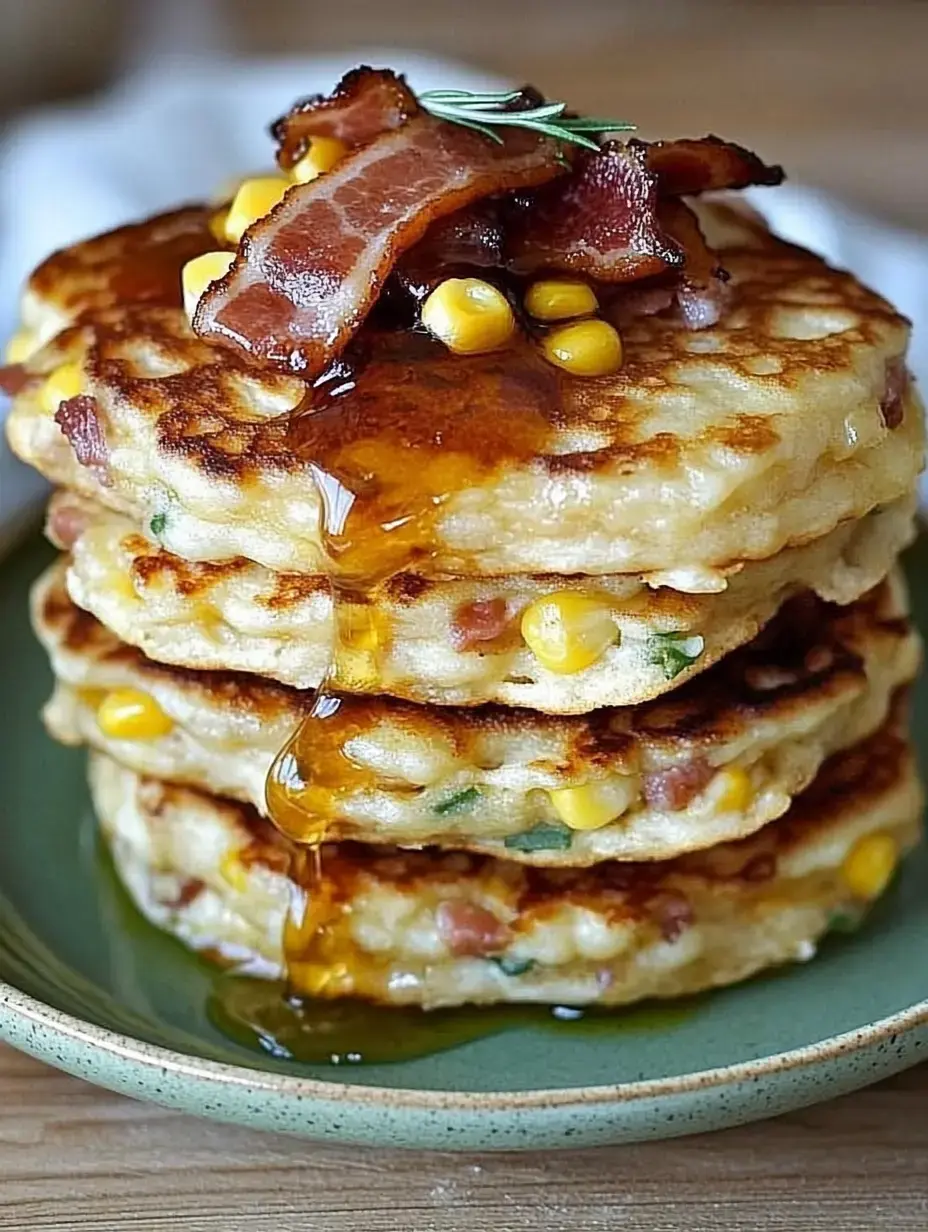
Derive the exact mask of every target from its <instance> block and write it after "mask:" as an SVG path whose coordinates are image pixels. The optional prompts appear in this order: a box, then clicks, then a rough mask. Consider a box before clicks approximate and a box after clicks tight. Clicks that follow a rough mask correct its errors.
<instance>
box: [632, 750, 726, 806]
mask: <svg viewBox="0 0 928 1232" xmlns="http://www.w3.org/2000/svg"><path fill="white" fill-rule="evenodd" d="M712 775H713V770H712V767H711V766H710V765H709V763H708V762H707V761H706V759H705V758H704V757H694V758H693V760H692V761H688V762H686V763H685V764H684V765H682V766H670V767H669V768H668V769H666V770H652V771H651V772H650V773H648V774H645V775H643V776H642V783H641V788H642V795H643V796H644V799H645V803H646V804H647V805H648V807H649V808H657V809H666V810H667V811H668V812H671V813H676V812H678V811H679V810H680V809H683V808H686V806H687V805H688V804H689V802H690V801H691V800H692V799H693V797H694V796H696V795H698V794H699V792H701V791H702V789H703V788H704V787H705V786H706V784H707V783H708V782H709V780H710V779H711V778H712Z"/></svg>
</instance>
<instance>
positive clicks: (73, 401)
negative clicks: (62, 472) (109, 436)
mask: <svg viewBox="0 0 928 1232" xmlns="http://www.w3.org/2000/svg"><path fill="white" fill-rule="evenodd" d="M55 423H56V424H57V425H58V427H59V428H60V429H61V431H62V432H63V433H64V434H65V436H66V437H67V438H68V440H69V441H70V442H71V448H72V449H73V450H74V454H75V457H76V458H77V460H78V462H80V464H81V466H84V467H86V468H87V470H89V471H90V472H91V474H93V475H94V477H95V478H96V479H97V481H98V482H99V483H102V484H103V485H104V486H105V487H108V486H109V485H110V483H111V482H112V480H111V478H110V473H109V466H108V461H109V452H108V450H107V447H106V438H105V437H104V435H103V425H102V424H101V423H100V417H99V414H98V409H97V401H96V398H91V397H90V396H89V395H87V394H78V395H77V397H76V398H67V399H65V401H64V402H62V403H60V405H59V407H58V410H57V411H55Z"/></svg>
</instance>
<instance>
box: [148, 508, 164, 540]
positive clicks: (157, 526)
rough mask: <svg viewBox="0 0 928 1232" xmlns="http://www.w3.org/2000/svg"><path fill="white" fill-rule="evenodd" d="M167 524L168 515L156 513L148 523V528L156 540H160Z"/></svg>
mask: <svg viewBox="0 0 928 1232" xmlns="http://www.w3.org/2000/svg"><path fill="white" fill-rule="evenodd" d="M167 524H168V515H167V514H166V513H156V514H155V516H154V517H153V518H152V520H151V521H150V522H149V523H148V528H149V530H150V531H151V533H152V534H153V535H154V536H155V538H156V539H160V538H161V536H162V535H163V534H164V528H165V527H166V526H167Z"/></svg>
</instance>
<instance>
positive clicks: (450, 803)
mask: <svg viewBox="0 0 928 1232" xmlns="http://www.w3.org/2000/svg"><path fill="white" fill-rule="evenodd" d="M479 799H480V789H479V788H477V787H465V788H464V790H463V791H459V792H457V794H456V795H453V796H448V797H447V798H446V799H444V800H439V802H438V803H437V804H436V805H435V807H434V809H433V810H432V812H433V813H436V814H437V815H438V816H439V817H447V816H448V815H449V813H464V812H466V811H467V810H468V809H470V808H473V806H474V805H475V804H476V803H477V801H478V800H479Z"/></svg>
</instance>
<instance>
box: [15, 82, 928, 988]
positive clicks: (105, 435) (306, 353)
mask: <svg viewBox="0 0 928 1232" xmlns="http://www.w3.org/2000/svg"><path fill="white" fill-rule="evenodd" d="M539 112H541V113H543V114H539ZM620 127H621V126H618V125H613V126H612V127H610V122H607V121H587V120H584V119H583V118H582V117H573V116H571V115H570V113H569V112H567V111H566V109H565V108H564V107H560V108H558V107H556V106H555V107H554V108H553V109H552V108H551V107H550V106H547V107H546V105H545V104H544V100H543V99H542V98H541V96H540V95H538V94H537V92H536V91H533V90H530V89H526V90H525V91H521V92H514V93H512V94H509V95H501V96H498V97H497V96H464V95H456V96H454V97H448V96H446V95H444V94H443V93H442V92H438V94H435V93H432V94H425V95H422V96H421V97H417V96H416V95H415V94H414V93H413V92H412V91H411V90H410V89H409V87H408V86H407V84H406V83H405V82H404V81H403V79H402V78H400V77H397V76H395V75H394V74H392V73H390V72H389V71H387V70H373V69H367V68H362V69H359V70H356V71H355V72H353V73H351V74H349V75H348V76H347V77H346V78H345V79H344V80H343V81H342V82H341V83H340V84H339V86H338V87H337V89H336V90H335V92H334V93H333V94H332V95H331V96H329V97H327V98H323V97H316V98H312V99H306V100H303V101H302V102H300V103H298V104H297V105H296V106H295V107H294V108H293V109H292V110H291V111H290V112H289V113H288V114H287V115H286V116H284V117H283V118H282V119H281V120H280V121H278V122H277V123H276V124H275V126H274V128H273V135H274V139H275V141H276V157H277V164H278V165H277V169H276V170H275V171H274V172H273V173H270V172H269V173H268V174H267V175H266V176H261V177H254V178H251V179H248V180H245V181H243V182H242V183H241V185H240V186H239V187H238V188H237V189H236V190H235V192H234V195H233V196H232V197H231V198H230V199H228V200H225V201H222V202H220V203H218V204H217V203H212V204H203V205H193V206H188V207H185V208H182V209H178V210H175V211H172V212H170V213H167V214H163V215H160V216H158V217H155V218H152V219H148V220H143V221H141V222H134V223H130V224H129V225H127V226H125V227H122V228H120V229H118V230H116V231H113V232H110V233H108V234H106V235H102V236H98V237H95V238H91V239H88V240H85V241H83V242H81V243H77V244H75V245H73V246H72V247H71V248H68V249H65V250H63V251H61V252H57V253H54V254H52V255H51V256H50V257H49V258H48V259H47V260H46V261H44V262H43V263H42V264H41V265H40V266H39V267H38V269H37V270H36V271H35V272H34V274H33V275H32V277H31V278H30V280H29V283H28V285H27V287H26V289H25V292H24V295H23V302H22V313H21V315H22V329H21V330H20V331H19V333H17V335H16V336H15V337H14V338H13V339H12V340H11V342H10V344H9V347H8V352H7V363H6V366H5V367H3V368H0V384H2V386H3V388H4V389H6V390H7V391H8V392H9V393H10V394H11V396H12V397H13V408H12V412H11V415H10V417H9V420H8V425H7V432H8V437H9V440H10V443H11V445H12V446H13V448H14V450H15V451H16V452H17V453H18V454H19V455H20V456H21V457H22V458H23V459H24V460H26V461H27V462H29V463H30V464H31V465H33V466H34V467H36V468H37V469H38V470H39V471H41V472H42V474H44V475H45V476H46V477H48V478H49V479H50V480H51V481H52V482H53V483H54V484H55V485H56V487H57V491H56V492H55V494H54V496H53V497H52V500H51V502H50V505H49V510H48V519H47V528H46V529H47V534H48V537H49V538H50V540H51V541H52V542H53V543H54V544H55V545H56V546H57V548H58V549H59V550H60V553H61V555H60V558H59V560H58V561H57V562H56V563H55V564H54V565H52V566H51V568H50V569H48V570H47V572H46V573H45V574H44V576H43V577H41V578H40V579H38V580H37V582H36V584H35V587H34V590H33V597H32V603H33V610H32V615H33V624H34V627H35V630H36V633H37V635H38V637H39V638H40V639H41V641H42V643H43V645H44V646H45V648H46V650H47V652H48V654H49V658H50V661H51V665H52V669H53V672H54V676H55V685H54V692H53V695H52V696H51V698H50V699H49V701H48V703H47V705H46V707H45V710H44V719H45V723H46V726H47V728H48V730H49V732H50V734H51V735H52V736H53V737H54V738H55V739H57V740H60V741H62V742H63V743H66V744H86V745H87V746H88V747H89V749H90V750H91V753H90V783H91V791H92V795H93V799H94V804H95V807H96V811H97V815H98V818H99V822H100V827H101V831H102V834H103V836H104V838H105V840H106V842H107V843H108V845H109V847H110V849H111V851H112V854H113V858H114V862H115V866H116V869H117V871H118V874H119V876H120V878H121V879H122V881H123V883H124V885H125V887H126V889H127V890H128V892H129V894H130V895H131V897H132V898H133V900H134V901H135V903H136V905H137V906H138V908H139V910H140V911H141V912H142V913H143V914H144V915H145V916H147V918H148V919H149V920H151V921H152V922H153V923H154V924H156V925H157V926H158V927H160V928H162V929H164V930H166V931H168V932H170V933H172V934H173V935H175V936H176V937H178V938H180V940H181V941H183V942H184V944H186V945H187V946H189V947H190V948H191V949H193V950H197V951H200V952H202V953H204V954H205V955H207V956H208V957H209V958H211V960H213V961H215V962H216V963H217V964H220V965H222V966H225V967H231V968H232V969H234V970H237V971H240V972H244V973H247V974H248V975H250V976H253V977H255V978H257V979H265V980H267V981H268V983H267V989H268V993H267V995H268V996H274V995H279V994H278V993H276V992H275V991H274V990H275V989H278V988H279V981H280V980H284V981H286V982H287V984H288V986H289V989H290V994H291V995H293V996H302V997H317V998H326V997H329V998H338V997H358V998H365V999H367V1000H370V1001H375V1002H379V1003H383V1004H386V1005H419V1006H422V1007H424V1008H426V1009H430V1008H434V1007H448V1006H456V1005H462V1004H468V1003H490V1002H507V1001H509V1002H528V1001H531V1002H543V1003H544V1002H547V1003H552V1004H566V1005H576V1006H582V1005H586V1004H594V1003H595V1004H601V1005H624V1004H628V1003H630V1002H633V1001H637V1000H641V999H644V998H649V997H674V996H679V995H683V994H687V993H691V992H694V991H697V990H701V989H707V988H712V987H717V986H720V985H725V984H730V983H733V982H736V981H738V980H742V979H745V978H747V977H749V976H751V975H753V974H755V973H756V972H759V971H762V970H764V969H766V968H769V967H773V966H777V965H782V964H787V963H790V962H796V961H806V960H808V959H810V958H812V957H813V955H814V954H815V950H816V946H817V944H818V942H819V941H820V939H821V938H822V937H824V936H825V935H826V934H827V933H828V932H829V931H831V930H832V929H834V928H836V927H841V928H843V929H847V928H848V927H849V926H853V927H856V926H858V925H862V924H863V923H864V922H865V920H866V915H867V912H868V909H869V908H870V906H871V905H872V904H873V903H874V902H875V901H876V900H877V899H878V898H879V897H880V896H881V895H882V894H883V893H884V892H885V890H886V889H887V887H888V886H889V884H890V882H891V880H892V877H893V874H894V873H895V871H896V869H897V867H898V865H899V863H900V861H901V860H902V859H903V858H904V856H905V854H906V853H907V852H908V851H909V850H910V849H911V847H912V846H913V845H914V844H915V843H916V842H917V841H918V838H919V833H920V824H921V823H920V817H921V808H922V796H921V788H920V785H919V782H918V778H917V774H916V770H915V767H914V761H913V757H912V753H911V750H910V747H909V743H908V738H907V714H906V690H907V686H908V685H909V684H910V683H911V682H912V680H913V679H914V677H915V675H916V673H917V671H918V668H919V663H920V655H921V650H920V643H919V639H918V636H917V634H916V632H915V630H914V629H913V628H912V626H911V624H910V622H909V618H908V608H907V597H906V593H905V585H904V582H903V579H902V575H901V572H900V571H899V569H898V567H897V558H898V556H899V554H900V552H901V551H902V550H903V549H904V548H905V547H906V545H907V544H908V543H909V542H910V541H911V539H912V537H913V535H914V514H915V486H916V481H917V477H918V474H919V472H920V470H921V467H922V456H923V448H924V428H923V419H922V406H921V402H920V400H919V397H918V393H917V390H916V388H915V384H914V381H913V380H912V378H911V376H910V375H909V374H908V372H907V368H906V350H907V346H908V337H909V325H908V322H907V321H906V320H905V319H904V318H903V317H902V316H900V314H898V313H897V312H896V311H894V309H893V308H892V306H891V305H890V304H888V303H887V302H886V301H885V300H883V299H881V298H880V297H879V296H877V295H876V294H874V293H873V292H872V291H870V290H868V289H867V288H866V287H864V286H862V285H861V284H860V283H859V282H857V280H856V279H855V278H854V277H853V276H852V275H851V274H849V273H846V272H843V271H838V270H835V269H832V268H830V267H829V266H828V265H827V264H826V263H825V262H824V261H823V260H821V259H820V258H819V257H817V256H815V255H814V254H812V253H809V252H806V251H804V250H802V249H799V248H796V247H794V246H792V245H789V244H787V243H785V242H784V241H782V240H780V239H779V238H777V237H776V236H774V235H772V234H771V233H770V231H769V230H768V229H767V227H766V226H765V225H764V223H763V220H762V219H761V218H760V217H758V216H757V215H755V214H754V213H752V212H750V211H748V210H746V209H744V208H743V207H742V206H741V205H740V204H739V202H738V198H737V190H738V189H740V188H743V187H746V186H747V185H748V184H759V185H766V186H768V187H769V189H770V191H775V186H776V184H778V183H779V182H780V180H781V179H782V172H781V170H780V169H779V168H777V167H771V166H767V165H766V164H764V163H763V162H761V161H760V160H759V159H758V158H756V156H754V155H753V154H751V153H750V152H748V151H746V150H743V149H741V148H740V147H738V146H734V145H731V144H729V143H726V142H724V141H721V140H720V139H718V138H714V137H710V138H705V139H702V140H681V141H668V142H658V143H646V142H641V141H638V140H636V139H635V138H634V137H627V136H625V137H623V139H619V137H618V136H617V135H613V134H616V133H617V132H618V130H619V129H620ZM273 153H275V151H274V150H273V149H272V148H269V157H270V156H271V155H272V154H273ZM859 944H862V945H863V944H866V933H865V931H864V932H863V933H862V935H861V937H860V940H859ZM272 981H273V982H272Z"/></svg>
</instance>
